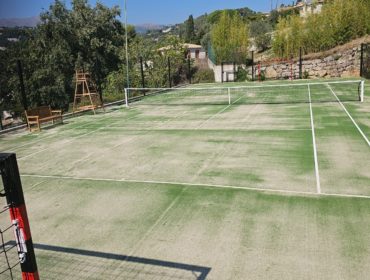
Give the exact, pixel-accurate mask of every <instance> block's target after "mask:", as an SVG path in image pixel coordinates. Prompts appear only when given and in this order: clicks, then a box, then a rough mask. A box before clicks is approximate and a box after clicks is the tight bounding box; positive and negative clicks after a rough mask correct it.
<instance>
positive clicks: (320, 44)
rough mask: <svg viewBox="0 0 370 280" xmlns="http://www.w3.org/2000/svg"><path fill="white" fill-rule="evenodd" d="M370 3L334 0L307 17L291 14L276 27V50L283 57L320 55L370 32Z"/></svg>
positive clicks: (354, 0)
mask: <svg viewBox="0 0 370 280" xmlns="http://www.w3.org/2000/svg"><path fill="white" fill-rule="evenodd" d="M369 17H370V4H369V1H368V0H332V1H328V3H326V4H325V5H324V6H323V9H322V12H321V13H317V14H311V15H308V16H307V18H302V17H299V16H298V15H291V16H288V17H287V18H280V21H279V23H278V24H277V26H276V31H275V39H274V41H273V51H274V53H275V55H276V56H279V57H291V56H297V55H298V53H299V49H300V48H302V49H303V51H304V53H309V52H319V51H323V50H327V49H330V48H332V47H334V46H336V45H340V44H344V43H346V42H348V41H350V40H352V39H355V38H358V37H361V36H364V35H366V34H369V33H370V21H369V20H368V19H369Z"/></svg>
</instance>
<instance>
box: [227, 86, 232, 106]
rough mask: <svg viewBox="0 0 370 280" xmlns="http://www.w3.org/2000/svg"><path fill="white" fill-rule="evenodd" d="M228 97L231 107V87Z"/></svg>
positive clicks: (228, 90)
mask: <svg viewBox="0 0 370 280" xmlns="http://www.w3.org/2000/svg"><path fill="white" fill-rule="evenodd" d="M227 95H228V97H229V105H231V89H230V88H229V87H228V88H227Z"/></svg>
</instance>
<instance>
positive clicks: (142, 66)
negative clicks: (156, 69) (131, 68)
mask: <svg viewBox="0 0 370 280" xmlns="http://www.w3.org/2000/svg"><path fill="white" fill-rule="evenodd" d="M140 71H141V86H142V87H143V88H145V76H144V65H143V57H142V56H140ZM144 95H145V93H144Z"/></svg>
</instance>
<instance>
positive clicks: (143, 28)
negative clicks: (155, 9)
mask: <svg viewBox="0 0 370 280" xmlns="http://www.w3.org/2000/svg"><path fill="white" fill-rule="evenodd" d="M167 27H168V26H167V25H161V24H155V23H143V24H137V25H135V30H136V32H137V33H146V32H147V31H151V30H162V29H166V28H167Z"/></svg>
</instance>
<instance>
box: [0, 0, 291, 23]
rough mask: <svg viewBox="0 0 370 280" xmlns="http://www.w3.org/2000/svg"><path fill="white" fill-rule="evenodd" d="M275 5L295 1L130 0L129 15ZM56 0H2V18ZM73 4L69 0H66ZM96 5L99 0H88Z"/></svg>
mask: <svg viewBox="0 0 370 280" xmlns="http://www.w3.org/2000/svg"><path fill="white" fill-rule="evenodd" d="M271 1H272V2H273V6H274V7H275V6H276V3H277V2H278V5H280V4H282V3H284V4H292V3H293V0H127V18H128V22H129V23H130V24H142V23H156V24H173V23H180V22H183V21H184V20H186V19H187V18H188V16H189V15H191V14H192V15H194V17H197V16H200V15H202V14H204V13H206V12H212V11H214V10H217V9H227V8H229V9H233V8H242V7H249V8H251V9H252V10H255V11H261V12H268V11H269V10H270V8H271ZM53 2H54V1H53V0H0V18H24V17H34V16H37V15H39V14H40V13H41V12H42V11H43V10H47V9H48V8H49V6H50V4H51V3H53ZM64 2H65V3H66V4H67V7H70V0H65V1H64ZM100 2H101V3H102V4H104V5H105V6H108V7H112V6H115V5H118V6H119V7H120V8H121V9H122V8H123V7H124V0H100ZM89 3H90V4H92V5H94V4H95V3H96V0H89Z"/></svg>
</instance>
